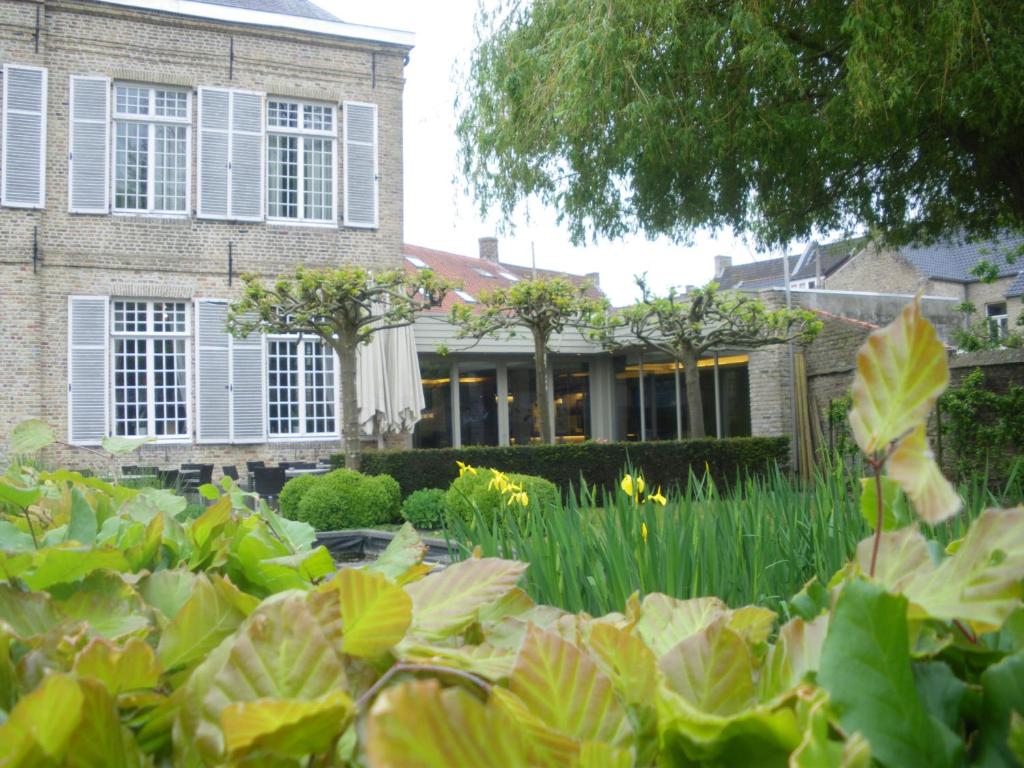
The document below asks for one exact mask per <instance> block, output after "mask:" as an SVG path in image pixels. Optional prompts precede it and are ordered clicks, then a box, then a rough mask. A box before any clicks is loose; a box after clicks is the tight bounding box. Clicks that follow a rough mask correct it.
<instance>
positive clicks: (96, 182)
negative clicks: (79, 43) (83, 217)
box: [68, 76, 110, 213]
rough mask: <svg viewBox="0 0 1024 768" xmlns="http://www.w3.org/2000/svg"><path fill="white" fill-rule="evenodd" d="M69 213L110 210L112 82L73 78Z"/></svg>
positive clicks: (92, 78)
mask: <svg viewBox="0 0 1024 768" xmlns="http://www.w3.org/2000/svg"><path fill="white" fill-rule="evenodd" d="M70 101H71V123H70V126H71V128H70V130H71V134H70V137H69V139H68V149H69V155H68V176H69V178H68V210H69V211H71V212H72V213H109V211H110V79H109V78H106V77H76V76H72V77H71V93H70Z"/></svg>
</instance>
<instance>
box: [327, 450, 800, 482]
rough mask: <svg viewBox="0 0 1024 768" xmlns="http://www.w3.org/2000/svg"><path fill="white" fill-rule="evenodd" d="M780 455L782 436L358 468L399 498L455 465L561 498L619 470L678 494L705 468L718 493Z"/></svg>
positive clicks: (398, 458)
mask: <svg viewBox="0 0 1024 768" xmlns="http://www.w3.org/2000/svg"><path fill="white" fill-rule="evenodd" d="M788 455H789V441H788V440H787V439H786V438H784V437H727V438H723V439H721V440H716V439H714V438H707V439H701V440H672V441H664V442H657V443H654V442H647V443H594V442H588V443H578V444H574V445H519V446H507V447H490V446H474V447H468V448H429V449H424V448H417V449H416V450H412V451H375V452H373V453H367V454H365V455H364V456H363V459H362V461H363V471H364V472H366V473H368V474H376V473H378V472H384V473H386V474H389V475H391V476H392V477H393V478H395V479H396V480H397V481H398V484H399V485H401V486H402V494H403V495H405V496H408V495H409V494H410V493H412V492H413V491H417V490H419V489H420V488H447V487H448V485H449V484H450V483H451V481H452V480H454V479H455V477H456V476H457V475H458V474H459V470H458V467H457V466H456V465H455V462H456V461H462V462H465V463H466V464H471V465H473V466H476V467H494V468H496V469H500V470H501V471H503V472H518V473H520V474H524V475H536V476H537V477H543V478H545V479H547V480H550V481H551V482H553V483H554V484H555V485H557V486H558V487H559V489H560V490H561V491H562V493H563V495H564V494H566V493H567V492H568V490H569V488H570V487H573V488H578V487H579V484H580V477H583V479H584V480H586V482H587V483H588V484H589V485H591V486H597V487H599V488H604V489H606V490H609V491H611V490H614V489H615V485H616V483H618V478H619V473H620V472H622V468H623V467H624V466H626V465H627V464H628V465H631V466H633V467H636V469H637V470H638V471H641V472H643V475H644V477H646V478H647V479H648V480H649V481H651V482H653V483H654V484H655V485H656V486H657V485H660V486H662V488H664V489H665V490H666V491H668V489H669V488H672V487H685V485H686V482H687V478H688V477H689V475H690V472H691V471H692V472H693V473H694V474H696V475H697V476H698V477H703V475H704V472H705V466H706V467H707V469H708V471H709V472H710V473H711V476H712V477H713V478H714V480H715V483H716V484H717V485H718V486H719V487H726V486H728V485H731V484H733V483H734V482H735V481H736V479H737V477H739V478H741V479H743V478H747V477H765V476H766V475H767V474H768V473H769V472H771V470H772V468H773V467H774V466H775V465H776V464H778V465H779V466H781V467H783V468H785V467H786V463H787V461H788ZM334 462H335V466H338V467H340V466H344V463H345V461H344V456H341V455H338V456H335V457H334Z"/></svg>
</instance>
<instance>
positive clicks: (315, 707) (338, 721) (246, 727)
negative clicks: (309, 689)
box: [220, 690, 354, 758]
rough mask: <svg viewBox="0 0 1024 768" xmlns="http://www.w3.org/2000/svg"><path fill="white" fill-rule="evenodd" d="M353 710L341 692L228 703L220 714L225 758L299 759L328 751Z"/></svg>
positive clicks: (346, 697)
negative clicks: (269, 756)
mask: <svg viewBox="0 0 1024 768" xmlns="http://www.w3.org/2000/svg"><path fill="white" fill-rule="evenodd" d="M353 711H354V708H353V705H352V699H350V698H349V697H348V694H346V693H345V692H344V691H338V690H335V691H329V692H328V693H325V694H324V695H323V696H319V697H317V698H315V699H257V700H256V701H243V702H238V703H235V704H229V705H228V706H226V707H225V708H224V711H222V712H221V715H220V723H221V729H222V730H223V731H224V743H225V746H226V748H227V751H228V755H229V756H230V757H233V758H238V757H240V756H243V755H246V754H249V753H252V752H268V753H270V754H274V755H283V756H290V757H296V758H298V757H302V756H304V755H310V754H319V753H321V752H326V751H327V750H328V749H330V747H331V745H332V743H333V742H334V740H335V739H336V738H337V736H338V734H339V733H340V732H341V731H343V730H344V729H345V727H346V726H347V725H348V721H349V719H350V718H351V716H352V713H353Z"/></svg>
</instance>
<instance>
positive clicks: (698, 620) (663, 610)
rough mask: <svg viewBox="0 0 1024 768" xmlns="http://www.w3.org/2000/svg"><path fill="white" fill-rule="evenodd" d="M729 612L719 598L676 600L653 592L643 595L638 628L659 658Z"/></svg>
mask: <svg viewBox="0 0 1024 768" xmlns="http://www.w3.org/2000/svg"><path fill="white" fill-rule="evenodd" d="M727 611H728V608H727V607H726V605H725V603H723V602H722V601H721V600H719V599H718V598H717V597H698V598H693V599H691V600H677V599H675V598H674V597H669V596H668V595H662V594H659V593H654V594H650V595H647V597H645V598H644V601H643V604H642V605H641V613H640V621H639V622H637V626H636V631H637V634H639V635H640V637H642V638H643V640H644V642H645V643H647V645H648V646H649V647H650V649H651V650H652V651H654V655H655V656H659V657H660V656H662V655H663V654H665V653H667V652H668V651H669V650H671V649H672V648H673V647H675V646H676V645H677V644H678V643H679V642H680V641H681V640H683V639H685V638H687V637H689V636H690V635H693V634H696V633H697V632H700V631H701V630H702V629H704V627H707V626H708V625H709V624H711V622H713V621H714V620H715V619H717V618H718V617H719V616H722V615H724V614H725V613H726V612H727Z"/></svg>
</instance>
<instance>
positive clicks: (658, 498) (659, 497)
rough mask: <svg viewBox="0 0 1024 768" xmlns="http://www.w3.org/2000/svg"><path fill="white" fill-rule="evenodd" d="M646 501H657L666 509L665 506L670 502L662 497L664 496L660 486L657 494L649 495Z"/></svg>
mask: <svg viewBox="0 0 1024 768" xmlns="http://www.w3.org/2000/svg"><path fill="white" fill-rule="evenodd" d="M644 501H656V502H657V503H658V504H661V506H663V507H664V506H665V504H666V503H667V502H668V499H666V498H665V497H664V496H662V494H661V486H660V485H659V486H658V491H657V493H649V494H647V498H646V499H644Z"/></svg>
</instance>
